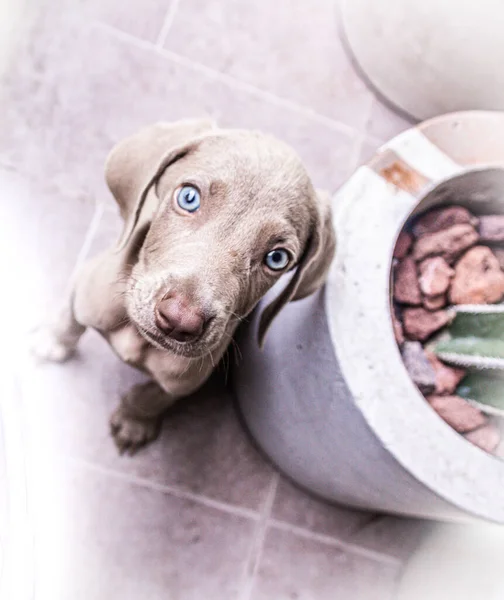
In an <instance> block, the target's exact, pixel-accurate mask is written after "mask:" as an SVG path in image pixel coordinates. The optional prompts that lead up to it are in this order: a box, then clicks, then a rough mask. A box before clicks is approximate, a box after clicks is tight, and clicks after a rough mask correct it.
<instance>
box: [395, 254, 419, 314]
mask: <svg viewBox="0 0 504 600" xmlns="http://www.w3.org/2000/svg"><path fill="white" fill-rule="evenodd" d="M394 298H395V300H396V301H397V302H401V303H402V304H411V305H413V306H417V305H419V304H422V295H421V294H420V287H419V285H418V277H417V270H416V264H415V261H414V260H413V259H412V258H411V256H408V257H406V258H405V259H404V260H403V261H401V262H400V263H399V265H398V266H397V269H396V272H395V278H394Z"/></svg>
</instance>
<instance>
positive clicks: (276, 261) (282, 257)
mask: <svg viewBox="0 0 504 600" xmlns="http://www.w3.org/2000/svg"><path fill="white" fill-rule="evenodd" d="M289 261H290V254H289V253H288V252H287V250H284V249H283V248H276V249H275V250H272V251H271V252H268V254H266V256H265V257H264V262H265V264H266V266H267V267H268V268H270V269H271V270H272V271H281V270H282V269H285V267H286V266H287V265H288V264H289Z"/></svg>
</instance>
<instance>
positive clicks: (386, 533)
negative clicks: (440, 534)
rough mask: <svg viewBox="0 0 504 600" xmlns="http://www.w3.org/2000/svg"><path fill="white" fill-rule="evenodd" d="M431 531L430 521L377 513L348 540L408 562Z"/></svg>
mask: <svg viewBox="0 0 504 600" xmlns="http://www.w3.org/2000/svg"><path fill="white" fill-rule="evenodd" d="M429 531H430V523H429V522H428V521H421V520H420V519H410V518H401V517H393V516H387V515H376V516H375V518H374V519H372V520H371V521H370V522H369V523H366V524H364V525H363V526H362V527H361V528H360V529H359V530H358V531H356V532H354V534H353V535H352V536H351V537H349V539H348V541H349V542H351V543H352V544H355V545H357V546H361V547H362V548H367V549H368V550H375V551H376V552H381V553H382V554H386V555H388V556H391V557H393V558H397V559H398V560H400V561H403V562H406V561H407V560H408V559H409V557H410V556H411V554H412V553H413V552H414V550H415V549H416V548H417V546H418V545H419V544H420V543H421V541H422V539H423V538H424V536H425V535H427V534H428V532H429Z"/></svg>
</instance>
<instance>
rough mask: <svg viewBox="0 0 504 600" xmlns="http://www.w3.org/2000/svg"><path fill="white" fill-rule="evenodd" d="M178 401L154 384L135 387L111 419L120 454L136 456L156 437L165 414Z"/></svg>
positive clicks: (112, 430)
mask: <svg viewBox="0 0 504 600" xmlns="http://www.w3.org/2000/svg"><path fill="white" fill-rule="evenodd" d="M174 402H175V398H173V397H172V396H170V395H168V394H167V393H166V392H165V391H164V390H163V389H162V388H161V387H160V386H159V385H158V384H157V383H155V382H154V381H151V382H148V383H143V384H137V385H134V386H133V387H132V388H131V389H130V391H129V392H128V393H127V394H126V395H125V396H123V398H122V400H121V404H120V405H119V406H118V407H117V408H116V410H115V411H114V412H113V413H112V416H111V417H110V429H111V432H112V435H113V437H114V441H115V444H116V446H117V448H118V450H119V452H120V453H121V454H123V453H124V452H126V451H128V452H129V453H130V454H134V453H135V452H136V451H137V450H138V449H139V448H141V447H142V446H145V445H146V444H149V443H150V442H152V441H153V440H155V439H156V438H157V436H158V435H159V432H160V430H161V423H162V421H163V413H164V412H165V410H166V409H167V408H169V407H170V406H171V405H172V404H173V403H174Z"/></svg>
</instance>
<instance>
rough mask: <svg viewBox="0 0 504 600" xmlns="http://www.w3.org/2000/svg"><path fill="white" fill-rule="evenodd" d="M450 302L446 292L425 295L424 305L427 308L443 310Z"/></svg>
mask: <svg viewBox="0 0 504 600" xmlns="http://www.w3.org/2000/svg"><path fill="white" fill-rule="evenodd" d="M447 304H448V298H447V296H446V294H441V295H440V296H431V297H430V298H429V296H424V297H423V305H424V307H425V308H426V309H427V310H431V311H432V310H441V309H442V308H444V307H445V306H446V305H447Z"/></svg>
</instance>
